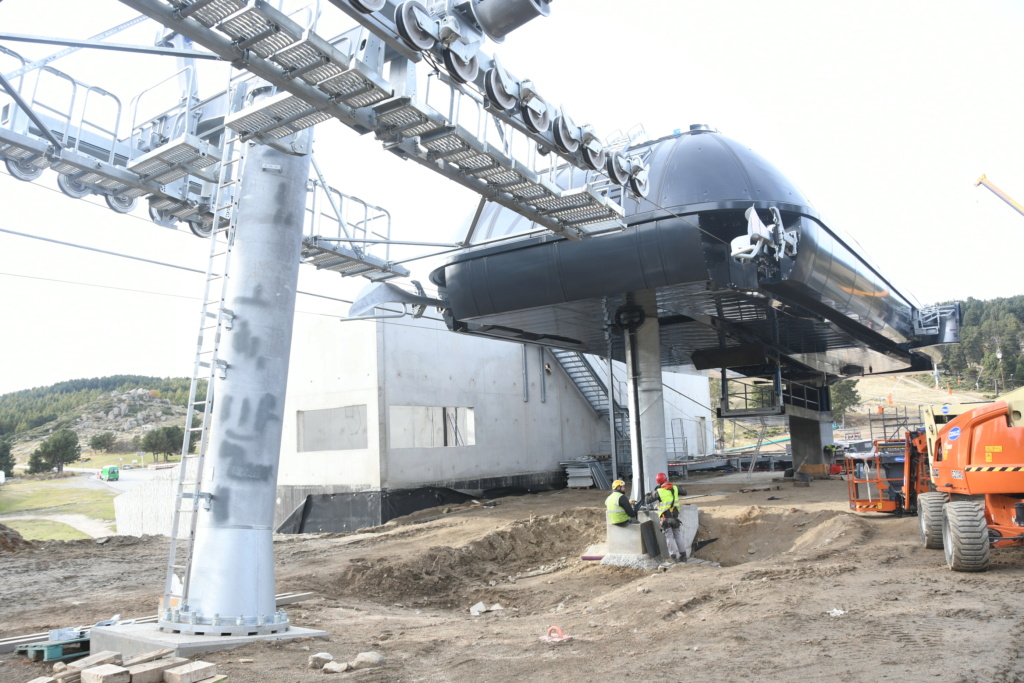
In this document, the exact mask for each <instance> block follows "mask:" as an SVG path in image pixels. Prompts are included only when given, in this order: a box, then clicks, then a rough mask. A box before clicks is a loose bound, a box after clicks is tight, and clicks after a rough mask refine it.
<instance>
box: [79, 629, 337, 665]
mask: <svg viewBox="0 0 1024 683" xmlns="http://www.w3.org/2000/svg"><path fill="white" fill-rule="evenodd" d="M326 636H327V632H326V631H319V630H316V629H309V628H300V627H298V626H291V627H289V628H288V630H287V631H285V632H284V633H272V634H268V635H263V636H189V635H185V634H182V633H164V632H163V631H161V630H159V627H158V626H157V624H126V625H124V626H97V627H96V628H93V629H92V630H91V631H90V634H89V638H90V643H89V645H90V647H91V649H92V651H93V652H101V651H103V650H113V651H115V652H120V653H121V654H122V655H123V656H124V657H131V656H132V655H139V654H142V653H144V652H152V651H153V650H162V649H164V648H172V649H173V650H174V656H175V657H191V656H192V655H197V654H202V653H204V652H218V651H220V650H231V649H232V648H236V647H241V646H242V645H247V644H248V643H252V642H255V641H257V640H293V639H295V638H318V637H326Z"/></svg>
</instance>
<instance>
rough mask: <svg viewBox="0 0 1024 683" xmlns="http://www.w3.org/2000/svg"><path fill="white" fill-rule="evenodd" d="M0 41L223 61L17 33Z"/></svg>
mask: <svg viewBox="0 0 1024 683" xmlns="http://www.w3.org/2000/svg"><path fill="white" fill-rule="evenodd" d="M0 40H13V41H15V42H22V43H45V44H47V45H66V46H68V47H73V48H77V49H82V48H89V49H94V50H113V51H115V52H137V53H139V54H144V55H159V56H162V57H188V58H195V59H216V60H218V61H224V60H223V58H222V57H221V56H220V55H215V54H213V53H212V52H196V51H195V50H178V49H175V48H166V47H145V46H142V45H127V44H125V43H101V42H99V41H97V40H72V39H70V38H45V37H43V36H27V35H22V34H19V33H3V32H0Z"/></svg>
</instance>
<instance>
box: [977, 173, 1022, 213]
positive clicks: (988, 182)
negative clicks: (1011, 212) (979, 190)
mask: <svg viewBox="0 0 1024 683" xmlns="http://www.w3.org/2000/svg"><path fill="white" fill-rule="evenodd" d="M978 185H984V186H985V187H987V188H988V189H989V190H991V191H992V194H994V195H995V196H997V197H999V198H1000V199H1002V200H1003V201H1004V202H1006V203H1007V204H1009V205H1010V206H1012V207H1013V208H1014V209H1015V210H1016V211H1017V213H1019V214H1020V215H1022V216H1024V206H1021V205H1020V204H1019V203H1018V202H1016V201H1015V200H1014V199H1013V197H1011V196H1010V195H1008V194H1006V193H1005V192H1003V191H1002V190H1000V189H999V188H998V187H996V186H995V184H994V183H993V182H992V181H991V180H989V179H988V178H986V177H985V174H984V173H982V174H981V177H980V178H978V181H977V182H976V183H974V186H975V187H977V186H978Z"/></svg>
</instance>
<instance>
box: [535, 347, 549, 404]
mask: <svg viewBox="0 0 1024 683" xmlns="http://www.w3.org/2000/svg"><path fill="white" fill-rule="evenodd" d="M537 357H538V358H539V359H540V402H541V403H547V401H548V379H547V367H546V366H545V365H544V347H543V346H538V347H537Z"/></svg>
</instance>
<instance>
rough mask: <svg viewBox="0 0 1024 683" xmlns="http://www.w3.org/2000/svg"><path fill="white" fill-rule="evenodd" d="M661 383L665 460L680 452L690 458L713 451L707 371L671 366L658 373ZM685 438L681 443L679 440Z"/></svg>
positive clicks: (711, 413)
mask: <svg viewBox="0 0 1024 683" xmlns="http://www.w3.org/2000/svg"><path fill="white" fill-rule="evenodd" d="M662 381H663V382H664V384H665V390H664V400H665V436H666V439H667V449H668V453H669V460H670V461H671V460H673V457H674V454H676V453H682V450H683V448H684V446H685V450H686V454H687V455H689V456H690V457H696V456H701V455H708V454H710V453H713V452H714V446H715V437H714V411H712V410H711V393H710V388H709V386H708V377H707V372H706V371H703V370H695V369H693V368H673V369H672V370H671V371H669V370H665V371H664V372H662ZM683 438H685V442H684V441H683Z"/></svg>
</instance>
